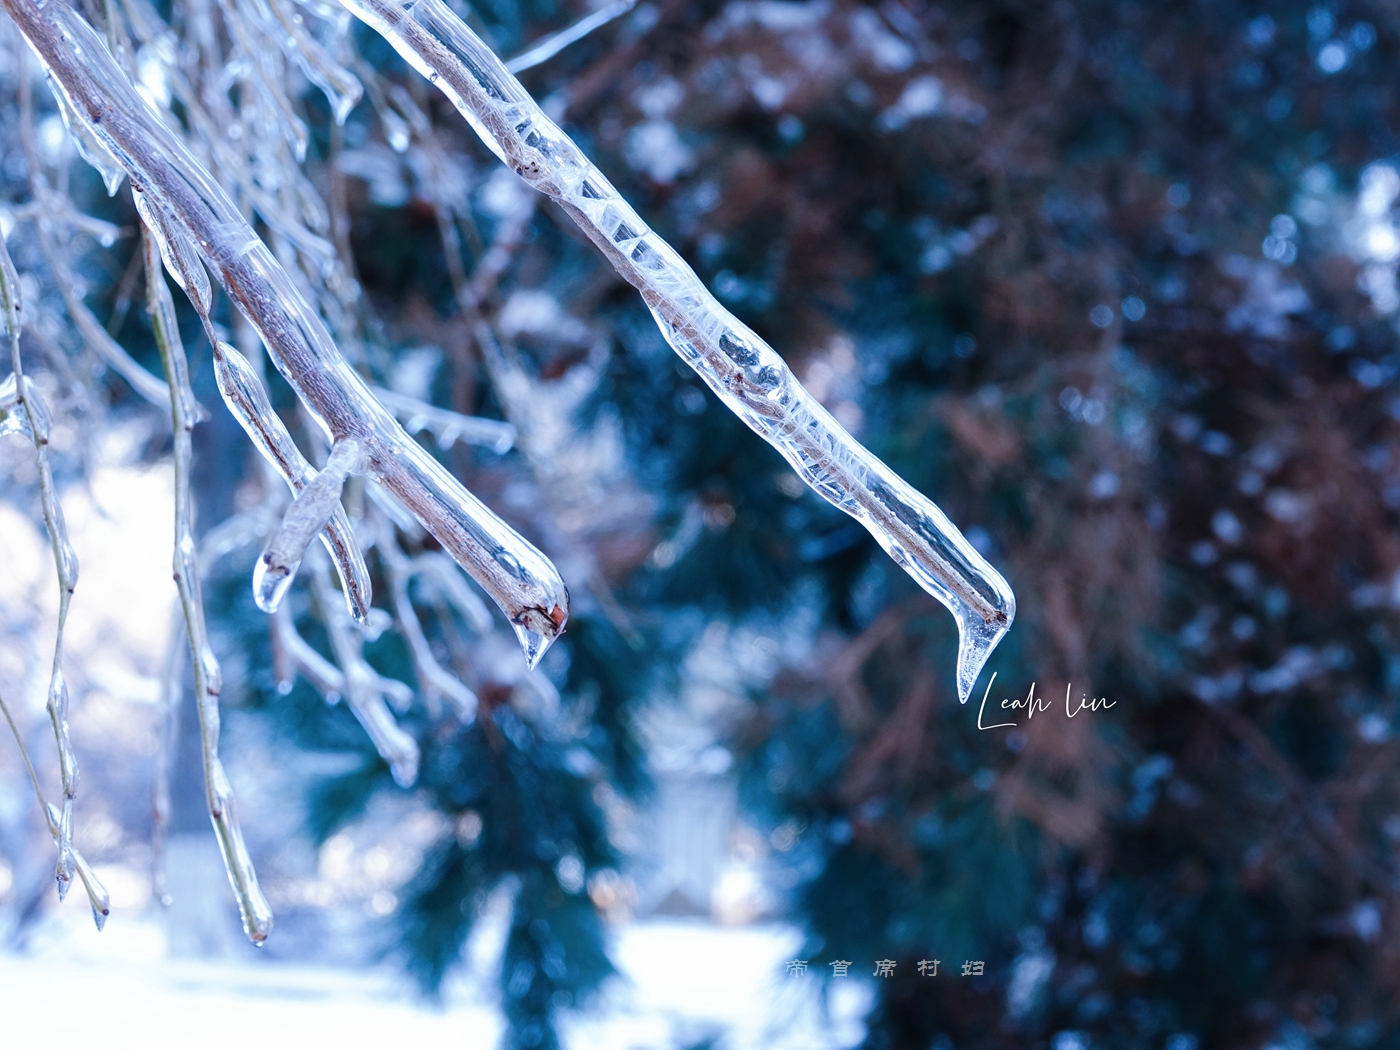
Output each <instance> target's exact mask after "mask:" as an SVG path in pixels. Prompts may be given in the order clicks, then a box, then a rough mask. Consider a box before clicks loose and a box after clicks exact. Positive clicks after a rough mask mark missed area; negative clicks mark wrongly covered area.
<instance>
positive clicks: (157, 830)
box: [151, 609, 187, 908]
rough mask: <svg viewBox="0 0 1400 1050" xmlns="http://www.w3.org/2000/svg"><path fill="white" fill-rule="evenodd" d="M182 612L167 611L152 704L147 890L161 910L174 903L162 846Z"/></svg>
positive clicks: (176, 723) (179, 695)
mask: <svg viewBox="0 0 1400 1050" xmlns="http://www.w3.org/2000/svg"><path fill="white" fill-rule="evenodd" d="M186 644H187V643H186V640H185V623H184V612H183V609H176V610H172V611H171V617H170V635H169V637H168V639H167V641H166V645H165V660H164V661H163V664H162V666H161V673H160V697H159V700H158V701H157V704H156V739H155V755H154V757H153V761H152V763H151V765H152V769H151V889H152V890H153V891H154V893H155V897H156V900H158V901H160V903H161V906H162V907H166V908H168V907H170V905H171V904H172V903H174V901H173V899H172V898H171V896H170V882H169V879H168V878H167V877H166V866H165V852H166V851H165V847H166V842H167V841H168V839H169V837H170V817H171V814H172V813H173V807H172V803H171V800H170V779H171V777H172V776H173V775H174V766H175V744H176V740H177V737H178V735H179V728H180V701H181V700H182V699H183V693H184V690H183V689H182V688H181V684H180V678H181V675H182V673H183V672H184V669H185V661H184V659H183V655H184V651H185V648H186Z"/></svg>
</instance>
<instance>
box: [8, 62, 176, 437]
mask: <svg viewBox="0 0 1400 1050" xmlns="http://www.w3.org/2000/svg"><path fill="white" fill-rule="evenodd" d="M21 55H23V53H22V52H21ZM22 65H24V66H27V65H28V63H27V62H23V61H22ZM20 81H21V85H20V110H21V112H20V136H19V138H20V145H21V148H22V149H23V152H24V156H25V162H26V164H27V166H28V168H29V187H30V191H31V192H32V193H33V195H34V200H35V202H36V203H38V204H39V205H41V211H40V213H39V215H38V221H37V222H36V223H35V228H36V229H37V231H38V234H39V248H40V250H41V251H42V252H43V254H44V259H45V261H46V262H47V263H48V264H49V268H50V269H51V270H53V275H54V280H55V282H56V283H57V285H58V290H59V294H60V295H61V296H62V297H63V303H64V306H65V307H67V309H68V315H69V316H70V317H71V318H72V319H73V325H74V327H76V328H77V329H78V334H79V335H80V336H82V339H83V343H84V344H85V345H86V346H87V347H88V349H89V350H91V351H92V352H93V353H94V354H96V355H97V357H98V358H99V359H100V360H101V361H102V362H103V363H104V364H105V365H107V367H108V368H110V369H112V371H114V372H116V373H117V374H118V375H120V376H121V377H122V378H123V379H125V380H126V381H127V382H128V383H129V384H131V388H132V389H133V390H135V391H136V393H138V394H139V395H140V396H141V397H143V398H145V399H146V400H147V401H149V402H150V403H151V404H153V405H155V406H156V407H157V408H159V409H161V410H168V409H169V408H170V390H169V388H168V387H167V386H166V385H165V384H164V383H162V382H161V381H160V380H159V379H157V378H156V377H155V376H153V375H151V373H150V372H147V371H146V370H145V369H144V368H142V367H141V366H140V365H139V364H137V363H136V361H135V360H133V359H132V357H131V355H130V354H128V353H127V352H126V351H125V350H124V349H122V347H121V346H120V345H119V344H118V343H117V341H116V340H115V339H113V338H112V337H111V336H110V335H109V334H108V333H107V330H106V329H105V328H103V327H102V325H100V324H99V323H98V322H97V318H95V317H93V316H92V311H91V310H89V309H88V308H87V306H86V304H84V303H83V301H82V296H81V295H80V294H79V293H78V292H77V291H76V288H77V285H78V282H77V280H76V279H75V278H74V276H73V274H72V273H71V272H70V271H69V269H68V266H67V264H66V263H65V262H64V260H63V257H62V255H61V254H60V252H59V251H58V248H57V246H56V245H55V244H54V241H53V234H52V232H51V231H50V228H49V226H50V222H51V219H50V215H51V214H53V215H61V214H62V209H60V208H59V207H57V206H56V205H53V204H51V203H50V202H51V201H53V200H56V199H58V197H59V195H58V194H55V193H54V192H53V191H52V190H51V189H50V188H49V185H48V182H47V180H46V179H45V177H44V174H43V172H42V171H41V170H40V166H39V160H38V155H37V153H36V152H35V149H34V139H33V135H32V133H31V121H32V112H31V111H32V103H31V99H30V94H29V78H28V74H27V72H25V73H21V76H20ZM54 98H55V99H56V100H57V101H58V103H59V110H60V111H61V112H62V113H63V119H64V122H65V124H67V126H68V129H69V133H70V135H71V136H72V138H73V141H74V142H75V143H76V144H77V145H78V152H79V153H80V154H81V155H82V157H83V159H84V160H86V161H87V162H88V163H89V164H92V165H93V167H95V168H97V169H98V170H99V171H101V172H102V175H103V178H104V179H106V180H107V189H108V192H109V193H115V192H116V191H117V187H118V186H119V185H120V183H121V179H120V177H118V178H117V179H116V181H115V182H113V181H112V179H111V178H110V177H109V173H108V170H107V168H108V167H110V166H111V165H112V164H114V163H115V161H114V160H113V159H112V156H111V153H110V152H108V151H106V150H105V148H100V147H101V143H100V142H97V140H96V139H95V137H94V136H93V135H92V134H91V129H84V127H83V122H82V121H81V120H80V119H79V118H77V117H76V116H75V115H74V114H73V113H72V111H71V110H70V109H69V108H67V105H66V102H65V100H64V99H63V97H62V93H61V92H59V91H57V90H55V92H54ZM85 134H86V137H85ZM85 143H86V145H85ZM118 173H120V169H118Z"/></svg>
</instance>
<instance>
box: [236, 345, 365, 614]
mask: <svg viewBox="0 0 1400 1050" xmlns="http://www.w3.org/2000/svg"><path fill="white" fill-rule="evenodd" d="M214 375H215V378H216V379H217V380H218V384H219V392H220V393H221V394H223V397H224V402H225V403H226V404H227V405H228V407H229V411H230V412H232V413H233V416H234V418H235V419H237V420H238V422H239V423H241V424H242V425H243V429H244V431H246V432H247V434H248V437H249V438H250V439H251V440H252V442H253V444H254V445H255V446H256V447H257V449H258V451H259V452H261V453H262V454H263V457H264V458H265V459H266V460H267V462H269V463H271V464H272V466H273V467H274V468H276V470H277V472H278V473H279V474H281V475H282V477H283V479H284V480H285V481H286V482H287V485H288V486H289V487H290V488H291V490H292V492H293V494H295V495H298V496H299V495H300V494H301V492H302V491H303V490H304V489H305V488H306V487H307V485H308V484H310V482H311V479H312V478H314V477H315V476H316V471H315V468H313V467H312V466H311V464H310V463H309V462H307V459H306V457H305V456H303V455H302V454H301V450H300V449H298V448H297V447H296V443H295V442H293V441H292V436H291V434H289V433H288V432H287V428H286V426H285V425H284V424H283V423H282V420H281V419H280V418H279V417H278V415H277V413H276V412H274V411H273V409H272V403H271V402H270V401H269V400H268V398H267V391H266V390H265V389H264V388H263V385H262V381H261V380H259V379H258V377H257V373H255V372H254V371H253V366H252V365H250V364H249V363H248V359H247V358H245V357H244V356H243V355H242V354H240V353H239V352H238V351H237V350H235V349H234V348H233V347H232V346H230V345H229V344H228V343H223V342H215V343H214ZM330 512H331V515H330V519H329V520H328V521H327V522H326V524H325V527H324V531H323V533H322V536H321V541H322V542H323V543H324V544H325V545H326V550H327V551H329V552H330V555H331V557H332V558H333V559H334V560H335V564H336V568H337V570H338V571H339V573H340V582H341V586H342V587H343V588H344V589H345V601H346V605H347V607H348V608H349V610H350V615H351V616H353V617H354V618H355V619H356V620H357V621H358V622H361V623H363V622H364V620H365V617H366V616H368V615H369V607H370V599H371V585H370V579H369V570H368V569H366V568H365V560H364V555H363V554H361V553H360V546H359V543H358V542H357V541H356V539H355V531H354V529H353V528H352V527H351V525H350V519H349V518H347V517H346V516H345V510H344V508H342V507H341V506H340V505H339V503H338V502H337V503H336V505H335V506H333V507H331V508H330ZM258 564H259V565H261V564H262V562H261V560H260V561H259V563H258ZM255 571H256V570H255ZM288 582H290V577H289V578H288ZM256 593H257V585H256V581H255V584H254V594H255V595H256ZM275 604H276V603H274V608H275Z"/></svg>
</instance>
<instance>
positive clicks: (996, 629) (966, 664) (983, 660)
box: [958, 619, 1011, 704]
mask: <svg viewBox="0 0 1400 1050" xmlns="http://www.w3.org/2000/svg"><path fill="white" fill-rule="evenodd" d="M1010 628H1011V622H1010V620H1009V619H1008V620H1007V621H1006V622H1005V623H986V622H984V621H982V620H977V619H972V620H971V621H970V622H968V623H965V624H959V625H958V703H960V704H965V703H967V701H968V698H969V697H971V696H972V687H973V686H974V685H976V684H977V678H978V676H979V675H981V673H982V668H984V667H986V666H987V660H988V659H990V658H991V655H992V651H993V650H994V649H996V647H997V643H998V642H1000V641H1001V640H1002V638H1004V637H1006V632H1007V631H1008V630H1010Z"/></svg>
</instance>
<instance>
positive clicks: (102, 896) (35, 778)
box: [0, 696, 111, 930]
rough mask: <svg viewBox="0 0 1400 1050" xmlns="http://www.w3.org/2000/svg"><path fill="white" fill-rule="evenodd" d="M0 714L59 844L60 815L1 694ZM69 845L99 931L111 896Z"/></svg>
mask: <svg viewBox="0 0 1400 1050" xmlns="http://www.w3.org/2000/svg"><path fill="white" fill-rule="evenodd" d="M0 714H3V715H4V716H5V721H6V722H8V723H9V725H10V732H11V733H12V734H14V738H15V743H16V744H17V745H18V746H19V754H20V758H22V759H23V760H24V770H25V772H26V773H28V774H29V783H30V784H32V785H33V786H34V795H35V797H36V798H37V799H38V800H39V810H40V811H41V812H42V813H43V814H44V823H45V824H46V825H47V826H48V829H49V834H50V835H51V836H52V837H53V841H54V845H58V844H59V836H60V835H61V834H62V814H61V813H60V812H59V811H58V810H57V809H55V808H54V807H53V806H51V805H49V803H48V802H47V801H46V800H45V799H44V789H43V788H42V787H41V786H40V784H39V774H38V773H36V772H35V771H34V763H33V762H32V761H31V760H30V758H29V749H28V748H26V747H25V746H24V738H23V737H22V736H20V733H19V727H18V726H17V725H15V720H14V717H13V716H12V715H11V714H10V709H9V707H8V706H7V705H6V704H5V698H4V697H3V696H0ZM68 848H69V851H70V852H71V854H72V857H73V868H74V870H75V871H76V873H77V875H78V878H79V880H81V882H82V884H83V889H84V890H86V891H87V896H88V903H89V904H91V905H92V921H93V922H95V923H96V924H97V928H98V929H99V930H101V929H102V927H103V926H105V925H107V916H108V915H109V914H111V899H110V898H109V897H108V895H107V888H106V887H105V886H103V885H102V882H101V880H100V879H98V877H97V876H96V875H94V874H93V872H92V868H90V867H89V866H88V862H87V861H86V860H85V859H84V858H83V855H82V854H81V853H79V852H78V850H77V848H76V847H74V846H72V845H71V844H70V846H69V847H68ZM70 878H71V876H70Z"/></svg>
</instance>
